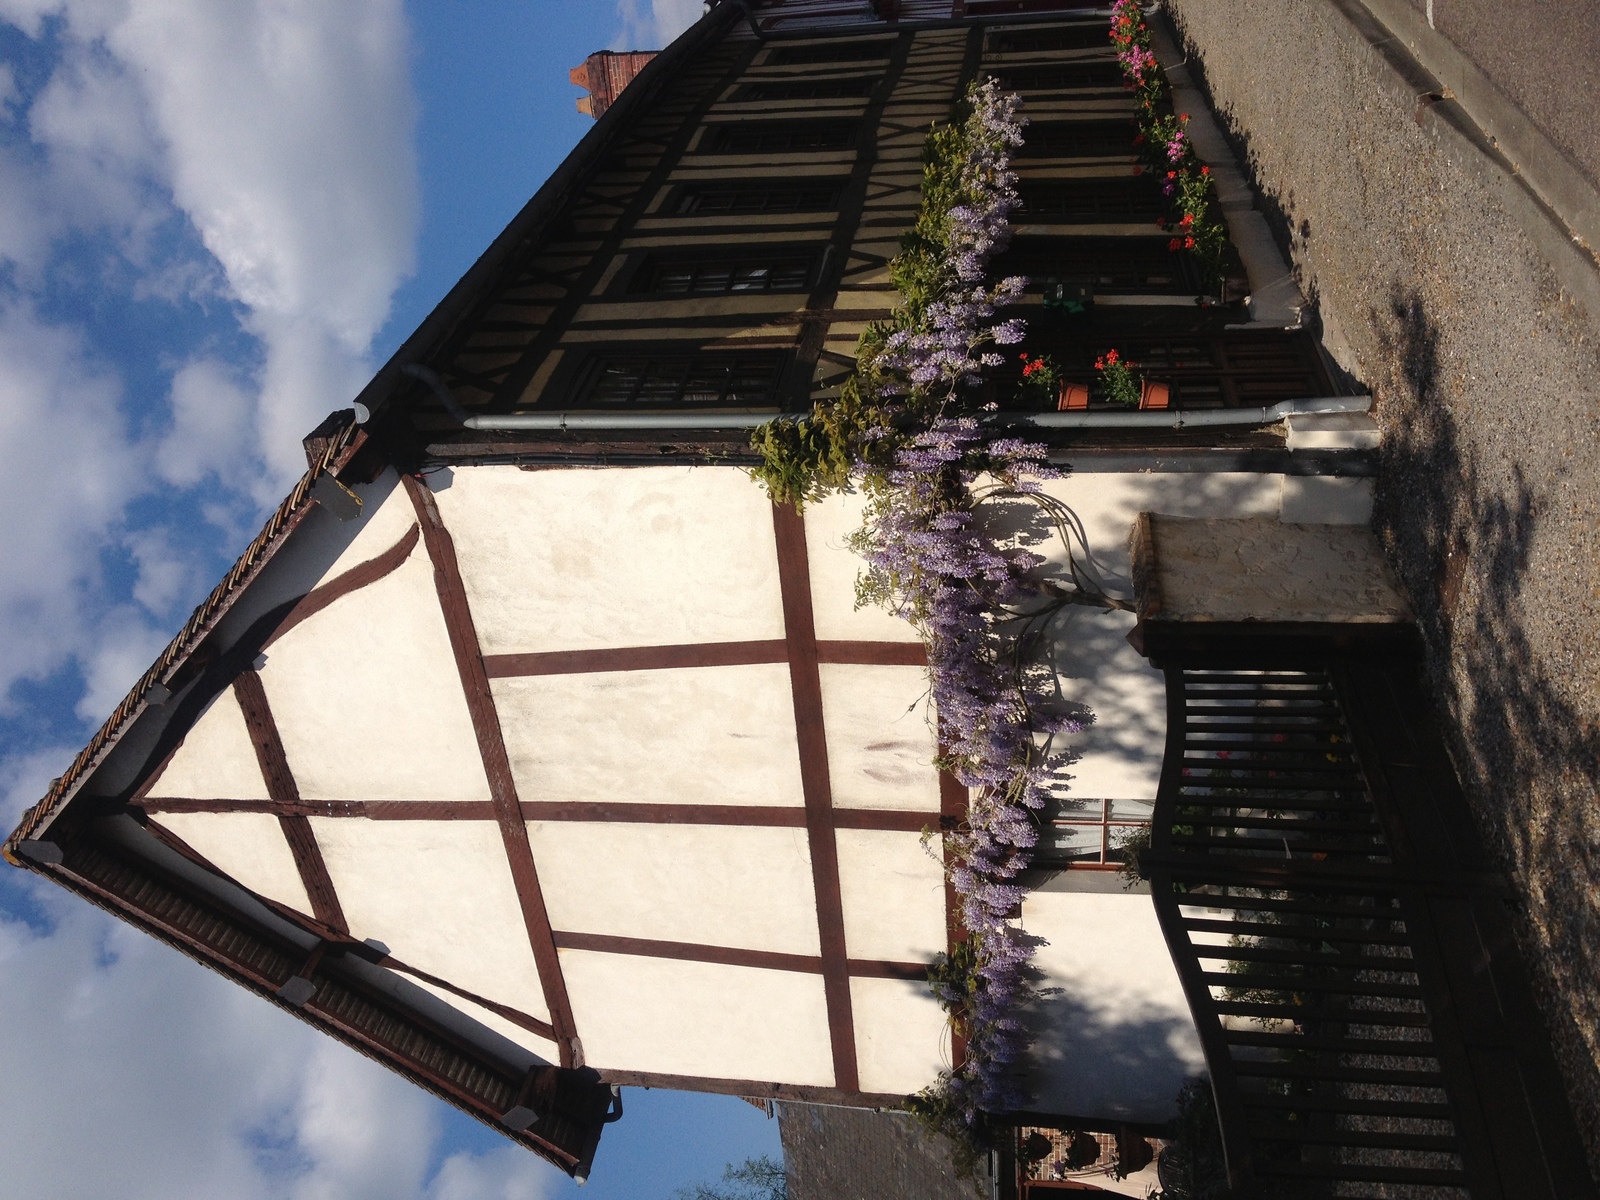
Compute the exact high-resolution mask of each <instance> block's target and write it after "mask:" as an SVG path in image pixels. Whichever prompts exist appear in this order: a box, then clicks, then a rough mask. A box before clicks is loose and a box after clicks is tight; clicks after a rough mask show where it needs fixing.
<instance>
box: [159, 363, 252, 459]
mask: <svg viewBox="0 0 1600 1200" xmlns="http://www.w3.org/2000/svg"><path fill="white" fill-rule="evenodd" d="M171 404H172V428H171V429H170V430H169V431H168V432H167V434H166V435H165V436H164V437H163V438H162V439H161V442H160V444H159V445H158V446H157V448H156V469H157V470H158V471H160V472H161V477H162V478H163V479H165V480H166V481H167V482H168V483H171V484H175V485H177V486H178V487H192V486H193V485H195V484H197V483H199V482H200V481H201V480H203V479H205V478H206V477H207V476H210V475H220V474H224V473H230V472H231V471H232V470H233V469H235V468H237V467H239V466H241V465H243V464H245V463H247V462H249V461H250V459H251V457H252V456H251V454H250V449H251V442H252V439H251V437H250V425H251V417H252V414H253V411H254V408H255V401H254V399H253V398H252V397H251V396H249V395H248V394H246V392H245V390H244V388H242V387H241V386H240V385H239V381H238V379H237V378H236V376H235V375H234V372H233V369H232V368H231V367H230V366H229V365H228V364H227V363H224V362H219V361H218V360H216V359H214V358H202V359H197V360H196V361H194V362H191V363H188V364H186V365H184V366H183V367H181V368H179V369H178V371H177V372H176V373H174V375H173V377H172V392H171Z"/></svg>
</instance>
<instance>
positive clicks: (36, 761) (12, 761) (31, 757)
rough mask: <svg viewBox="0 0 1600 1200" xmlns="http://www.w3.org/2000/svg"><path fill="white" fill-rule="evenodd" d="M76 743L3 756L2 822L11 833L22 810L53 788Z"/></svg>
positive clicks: (0, 785)
mask: <svg viewBox="0 0 1600 1200" xmlns="http://www.w3.org/2000/svg"><path fill="white" fill-rule="evenodd" d="M77 752H78V748H77V747H76V746H47V747H45V748H44V749H42V750H34V751H32V752H31V753H29V754H17V755H13V756H11V757H10V758H5V759H0V825H3V826H4V827H5V829H6V831H7V832H8V833H9V832H10V831H11V830H12V829H15V828H16V825H17V822H18V821H19V820H21V819H22V812H23V810H24V809H25V808H27V807H28V806H29V805H31V804H34V803H35V802H37V801H38V800H39V799H40V798H41V797H42V796H43V795H44V794H45V792H47V791H49V790H50V781H51V780H52V779H54V778H55V777H56V776H57V775H60V774H61V772H63V771H65V770H66V769H67V764H69V763H70V762H71V761H72V759H73V756H74V755H75V754H77Z"/></svg>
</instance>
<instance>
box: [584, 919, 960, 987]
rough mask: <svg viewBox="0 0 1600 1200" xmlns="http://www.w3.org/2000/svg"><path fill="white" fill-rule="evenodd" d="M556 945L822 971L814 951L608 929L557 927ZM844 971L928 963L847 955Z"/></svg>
mask: <svg viewBox="0 0 1600 1200" xmlns="http://www.w3.org/2000/svg"><path fill="white" fill-rule="evenodd" d="M555 939H556V945H558V946H560V947H561V948H562V949H564V950H592V951H594V952H595V953H598V954H625V955H630V956H633V957H636V958H670V959H675V960H677V961H679V962H703V963H719V964H721V965H722V966H726V967H754V968H756V969H759V970H766V971H794V972H796V973H797V974H802V975H821V974H824V968H823V960H822V957H821V956H820V955H816V954H784V953H780V952H778V951H773V950H746V949H742V948H740V947H738V946H711V945H706V944H704V943H701V942H667V941H660V940H658V939H655V938H635V937H617V936H614V935H612V934H607V933H575V932H572V931H570V930H557V931H556V934H555ZM845 969H846V974H847V975H854V976H858V977H860V978H864V979H910V980H916V981H918V982H921V981H924V980H926V979H927V978H928V964H927V963H918V962H890V961H887V960H883V959H849V960H847V961H846V963H845Z"/></svg>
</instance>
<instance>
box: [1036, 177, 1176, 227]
mask: <svg viewBox="0 0 1600 1200" xmlns="http://www.w3.org/2000/svg"><path fill="white" fill-rule="evenodd" d="M1019 190H1020V192H1021V196H1022V210H1021V215H1020V218H1014V220H1020V222H1021V223H1025V224H1027V223H1033V222H1038V221H1045V222H1062V223H1065V224H1074V223H1076V224H1080V225H1092V224H1097V223H1106V222H1115V223H1126V222H1129V221H1135V222H1144V221H1149V222H1152V223H1153V222H1154V221H1155V219H1156V218H1157V217H1159V216H1162V215H1163V214H1165V213H1166V211H1167V209H1168V208H1169V207H1171V201H1170V200H1169V199H1168V198H1167V197H1166V196H1163V195H1162V194H1161V188H1160V186H1159V185H1158V184H1157V183H1156V181H1155V179H1154V178H1153V177H1151V176H1149V175H1120V176H1116V177H1114V178H1110V179H1064V180H1061V181H1059V182H1055V183H1042V184H1033V185H1031V186H1030V185H1024V186H1023V187H1022V188H1021V189H1019Z"/></svg>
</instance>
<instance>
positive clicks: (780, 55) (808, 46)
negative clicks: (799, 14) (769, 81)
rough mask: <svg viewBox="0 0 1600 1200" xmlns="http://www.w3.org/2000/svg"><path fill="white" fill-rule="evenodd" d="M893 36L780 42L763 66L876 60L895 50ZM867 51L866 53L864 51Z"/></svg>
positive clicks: (814, 64)
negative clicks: (785, 43)
mask: <svg viewBox="0 0 1600 1200" xmlns="http://www.w3.org/2000/svg"><path fill="white" fill-rule="evenodd" d="M894 43H895V39H894V38H872V39H859V40H858V39H856V38H835V39H833V40H832V41H829V42H808V43H805V44H804V45H797V46H777V47H775V48H774V49H773V50H772V51H771V52H770V53H769V54H768V55H767V58H766V61H765V62H764V63H763V64H762V65H763V66H772V67H809V66H826V65H827V64H829V63H858V62H875V61H877V60H878V59H880V58H881V59H887V58H888V57H889V56H890V55H891V54H893V53H894ZM864 51H865V53H864Z"/></svg>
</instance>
